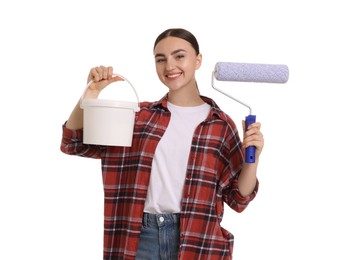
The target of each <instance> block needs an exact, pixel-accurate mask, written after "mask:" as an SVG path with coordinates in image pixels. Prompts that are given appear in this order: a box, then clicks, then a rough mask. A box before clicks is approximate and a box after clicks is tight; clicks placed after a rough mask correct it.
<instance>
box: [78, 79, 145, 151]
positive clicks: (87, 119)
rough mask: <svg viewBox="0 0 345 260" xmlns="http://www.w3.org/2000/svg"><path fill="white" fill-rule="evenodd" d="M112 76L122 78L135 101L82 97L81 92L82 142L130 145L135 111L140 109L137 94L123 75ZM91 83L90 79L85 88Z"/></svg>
mask: <svg viewBox="0 0 345 260" xmlns="http://www.w3.org/2000/svg"><path fill="white" fill-rule="evenodd" d="M113 76H117V77H120V78H122V79H124V80H125V81H126V82H127V83H128V84H129V85H130V86H131V87H132V89H133V91H134V93H135V95H136V99H137V102H129V101H128V102H127V101H116V100H109V99H84V94H83V95H82V97H81V102H80V107H81V108H82V109H83V110H84V111H83V114H84V130H83V143H85V144H96V145H110V146H131V145H132V138H133V129H134V120H135V112H137V111H139V110H140V108H139V98H138V94H137V92H136V90H135V88H134V87H133V85H132V84H131V83H130V82H129V81H128V80H127V79H126V78H125V77H123V76H121V75H119V74H113ZM91 83H92V81H91V82H89V83H88V85H87V86H86V89H87V88H88V87H89V86H90V84H91ZM107 87H109V86H107ZM86 89H85V91H86ZM85 91H84V93H85Z"/></svg>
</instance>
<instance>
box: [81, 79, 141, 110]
mask: <svg viewBox="0 0 345 260" xmlns="http://www.w3.org/2000/svg"><path fill="white" fill-rule="evenodd" d="M113 76H114V77H120V78H122V79H123V80H125V81H126V82H127V83H128V84H129V85H130V86H131V88H132V89H133V91H134V94H135V96H136V98H137V102H138V110H137V111H139V107H140V106H139V96H138V93H137V91H136V90H135V88H134V86H133V84H132V83H131V82H130V81H129V80H128V79H127V78H125V77H124V76H122V75H120V74H117V73H113ZM92 83H93V80H90V81H89V83H87V85H86V88H85V90H84V92H83V94H82V95H81V97H80V107H81V108H83V107H82V102H83V99H84V95H85V92H86V90H87V89H88V87H89V86H90V85H91V84H92ZM137 111H136V112H137Z"/></svg>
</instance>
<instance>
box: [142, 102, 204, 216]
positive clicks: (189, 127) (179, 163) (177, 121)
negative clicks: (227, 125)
mask: <svg viewBox="0 0 345 260" xmlns="http://www.w3.org/2000/svg"><path fill="white" fill-rule="evenodd" d="M168 109H169V110H170V112H171V118H170V121H169V125H168V128H167V129H166V131H165V133H164V135H163V137H162V139H161V140H160V142H159V143H158V146H157V148H156V152H155V155H154V157H153V162H152V170H151V177H150V183H149V188H148V193H147V198H146V201H145V208H144V211H145V212H147V213H152V214H159V213H179V212H180V211H181V199H182V193H183V187H184V183H185V178H186V171H187V163H188V158H189V153H190V148H191V142H192V138H193V134H194V131H195V128H196V127H197V126H198V125H199V124H200V123H201V122H202V121H204V120H205V119H206V117H207V115H208V114H209V112H210V105H208V104H207V103H204V104H202V105H200V106H195V107H180V106H176V105H173V104H171V103H170V102H168Z"/></svg>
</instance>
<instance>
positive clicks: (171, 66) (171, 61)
mask: <svg viewBox="0 0 345 260" xmlns="http://www.w3.org/2000/svg"><path fill="white" fill-rule="evenodd" d="M175 67H176V64H175V61H174V59H171V58H169V59H167V63H166V70H168V71H171V70H174V69H175Z"/></svg>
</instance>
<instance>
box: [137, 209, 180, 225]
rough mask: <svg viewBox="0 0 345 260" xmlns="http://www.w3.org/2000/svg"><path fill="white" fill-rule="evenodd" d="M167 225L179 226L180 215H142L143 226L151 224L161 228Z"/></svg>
mask: <svg viewBox="0 0 345 260" xmlns="http://www.w3.org/2000/svg"><path fill="white" fill-rule="evenodd" d="M168 223H174V224H179V223H180V214H178V213H168V214H167V213H164V214H151V213H146V212H144V215H143V224H144V225H147V224H151V225H157V226H162V225H165V224H168Z"/></svg>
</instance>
